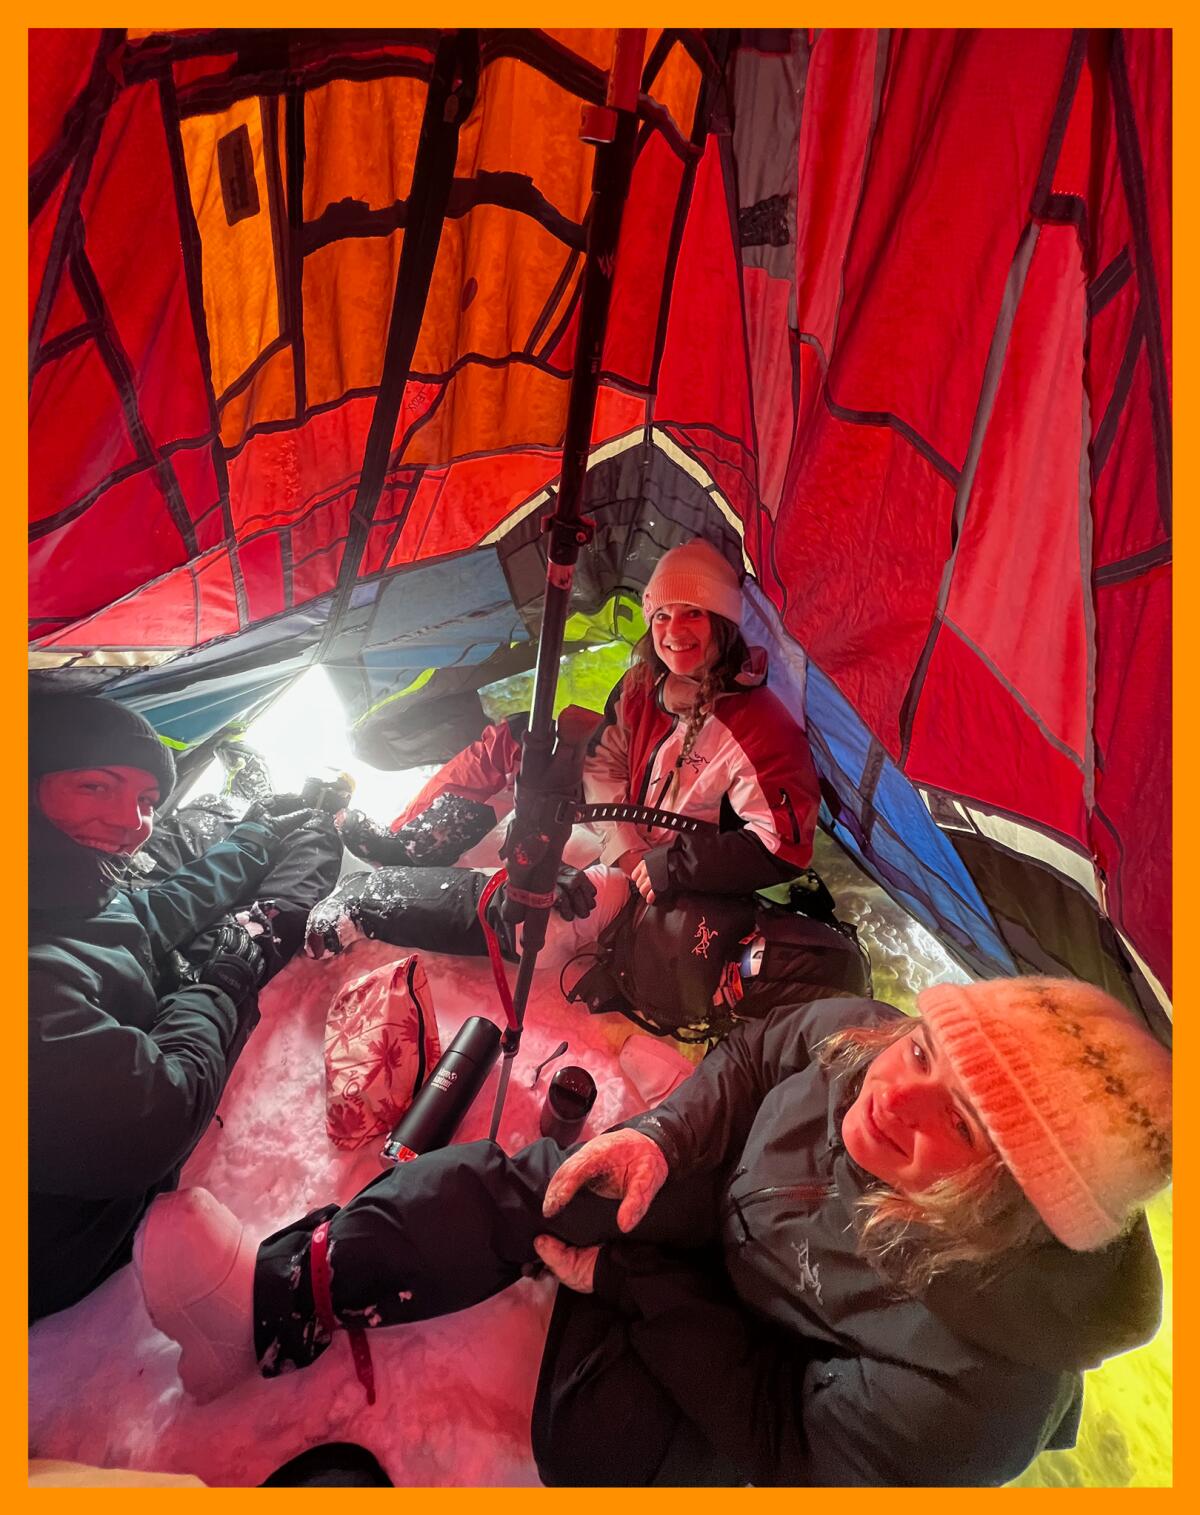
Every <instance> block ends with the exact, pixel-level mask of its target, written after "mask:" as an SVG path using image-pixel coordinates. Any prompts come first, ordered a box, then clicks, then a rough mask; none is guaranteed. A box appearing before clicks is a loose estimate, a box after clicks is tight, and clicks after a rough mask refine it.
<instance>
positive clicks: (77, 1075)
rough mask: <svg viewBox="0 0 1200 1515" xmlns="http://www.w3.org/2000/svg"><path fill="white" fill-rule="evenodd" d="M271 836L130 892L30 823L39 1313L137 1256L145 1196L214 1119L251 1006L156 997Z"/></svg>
mask: <svg viewBox="0 0 1200 1515" xmlns="http://www.w3.org/2000/svg"><path fill="white" fill-rule="evenodd" d="M270 843H271V834H270V832H268V831H267V829H266V828H265V827H263V826H260V825H258V824H256V823H254V822H246V823H243V824H242V825H240V826H238V827H237V828H236V829H235V830H234V831H233V832H232V833H231V835H230V836H229V838H228V840H227V841H224V842H222V843H220V844H218V845H217V846H215V847H213V848H212V849H211V850H210V851H209V852H208V853H207V854H206V855H205V856H204V857H202V858H201V859H200V860H199V861H198V862H195V863H192V864H190V865H189V866H188V867H186V868H181V869H180V870H179V871H178V872H176V873H174V874H172V875H171V876H170V877H169V878H167V879H166V880H164V881H163V882H162V883H159V884H156V885H153V886H150V887H148V888H144V889H128V890H127V889H125V888H116V887H113V886H112V884H111V883H109V882H108V881H107V880H106V879H105V878H104V876H103V875H102V873H101V871H100V865H99V859H98V855H97V854H96V853H94V852H91V851H90V850H89V849H87V848H83V847H78V846H76V845H75V844H74V843H73V842H70V841H69V840H68V839H67V838H66V837H65V836H62V835H61V833H58V832H55V831H54V830H53V828H51V827H49V826H48V825H47V824H46V823H45V822H43V821H42V820H41V818H40V817H37V816H35V817H31V824H30V953H29V1189H30V1205H29V1302H30V1305H29V1308H30V1317H31V1319H37V1318H38V1317H40V1316H42V1315H47V1314H49V1313H51V1312H52V1311H54V1310H61V1309H64V1308H65V1307H66V1306H67V1305H70V1304H74V1303H75V1301H76V1300H78V1299H81V1298H82V1297H83V1296H84V1295H85V1294H87V1293H88V1292H89V1291H90V1290H91V1289H93V1288H94V1287H95V1286H96V1285H97V1284H98V1283H99V1282H100V1281H101V1280H102V1279H103V1278H105V1277H107V1276H108V1274H109V1273H111V1272H112V1271H113V1270H114V1269H115V1268H117V1267H120V1266H121V1265H122V1264H123V1263H125V1262H127V1261H128V1259H129V1255H130V1248H131V1244H132V1239H133V1233H134V1231H135V1229H136V1227H137V1223H138V1221H139V1220H140V1218H141V1216H142V1214H143V1213H144V1211H145V1209H146V1206H147V1205H148V1204H149V1202H150V1200H151V1199H152V1198H153V1197H154V1195H155V1194H156V1193H157V1192H159V1191H160V1190H161V1189H165V1188H172V1187H173V1186H174V1184H175V1183H176V1182H177V1180H178V1172H179V1168H180V1166H181V1165H182V1163H183V1162H184V1160H185V1159H186V1158H187V1156H188V1154H189V1153H190V1152H191V1150H192V1148H193V1147H194V1146H195V1145H196V1143H197V1141H198V1140H199V1139H200V1136H201V1135H202V1134H203V1132H204V1130H205V1128H206V1126H207V1125H208V1123H209V1121H210V1120H211V1119H212V1116H213V1112H214V1111H215V1110H216V1107H217V1101H218V1100H219V1098H220V1096H221V1093H222V1090H223V1089H224V1087H225V1083H226V1080H227V1079H228V1077H229V1073H230V1071H231V1069H232V1067H233V1062H234V1060H235V1058H236V1056H237V1054H238V1052H239V1051H240V1050H241V1046H242V1044H243V1043H244V1041H245V1038H246V1035H247V1034H248V1032H249V1030H250V1028H251V1026H252V1025H253V1023H254V1021H255V1020H256V1019H257V1005H256V1004H255V1002H254V1000H253V999H251V1000H250V1001H247V1002H245V1003H243V1004H242V1005H241V1006H235V1005H234V1003H233V1002H232V1000H230V999H229V997H228V996H227V995H225V994H224V993H222V992H221V991H220V990H219V989H215V988H212V987H210V986H208V985H204V984H193V985H186V986H185V987H183V988H178V989H175V990H174V991H173V992H160V990H161V988H162V987H163V985H164V981H165V974H164V968H163V965H164V960H165V958H166V956H167V954H168V953H169V952H171V951H172V950H173V949H175V948H177V947H180V946H185V945H187V944H188V943H189V942H190V941H191V940H192V939H193V938H194V937H195V936H196V935H197V934H198V933H199V932H201V931H204V930H205V929H206V928H208V927H209V926H211V925H212V924H213V923H214V922H216V921H217V920H219V919H220V917H222V916H223V915H225V914H226V913H227V912H228V911H229V910H230V909H231V908H232V907H233V906H234V904H235V903H236V902H237V901H238V900H239V899H240V898H245V897H252V896H253V894H254V892H255V889H256V886H257V885H258V883H259V882H260V880H261V879H262V877H263V875H264V874H265V873H266V871H267V868H268V866H269V862H270V856H269V851H268V848H269V846H270Z"/></svg>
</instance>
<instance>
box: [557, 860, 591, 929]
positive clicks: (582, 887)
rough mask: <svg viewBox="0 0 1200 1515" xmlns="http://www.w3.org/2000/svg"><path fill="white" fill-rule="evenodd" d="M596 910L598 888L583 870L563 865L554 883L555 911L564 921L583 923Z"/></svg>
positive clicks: (566, 864)
mask: <svg viewBox="0 0 1200 1515" xmlns="http://www.w3.org/2000/svg"><path fill="white" fill-rule="evenodd" d="M595 908H596V886H595V884H593V883H592V881H591V879H590V878H588V876H587V874H586V873H585V872H584V870H583V869H582V868H572V867H571V865H570V864H569V863H563V864H562V865H561V866H560V867H559V870H558V878H557V879H556V880H555V883H554V910H555V913H556V914H558V915H561V916H562V918H563V920H564V921H581V920H583V919H584V918H585V917H586V916H589V915H591V913H592V911H593V910H594V909H595Z"/></svg>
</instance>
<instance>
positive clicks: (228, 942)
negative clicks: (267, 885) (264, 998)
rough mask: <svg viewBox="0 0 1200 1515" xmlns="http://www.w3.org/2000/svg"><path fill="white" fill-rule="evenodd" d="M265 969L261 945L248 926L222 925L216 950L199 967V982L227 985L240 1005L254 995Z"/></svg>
mask: <svg viewBox="0 0 1200 1515" xmlns="http://www.w3.org/2000/svg"><path fill="white" fill-rule="evenodd" d="M265 973H266V963H265V960H264V958H263V955H262V952H261V950H260V949H259V945H258V943H257V942H256V941H255V940H254V938H253V937H252V936H251V935H250V933H249V932H248V931H247V930H246V929H245V927H244V926H221V927H220V928H219V929H218V930H217V932H216V942H215V945H214V947H213V950H212V952H211V953H210V955H209V956H208V957H207V958H205V960H204V961H203V962H202V963H201V964H200V966H199V968H198V969H197V970H196V982H197V983H198V984H211V985H212V986H213V987H214V988H215V989H223V990H224V992H225V993H226V994H227V995H228V996H229V998H230V999H231V1000H232V1001H233V1002H234V1004H235V1005H238V1004H241V1003H242V1001H243V1000H246V999H249V998H250V996H251V995H252V994H253V993H254V991H255V990H256V989H257V988H258V986H259V985H260V984H261V983H262V981H263V977H264V976H265Z"/></svg>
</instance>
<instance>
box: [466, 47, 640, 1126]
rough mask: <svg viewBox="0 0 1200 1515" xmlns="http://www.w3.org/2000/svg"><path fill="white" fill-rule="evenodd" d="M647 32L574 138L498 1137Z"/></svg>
mask: <svg viewBox="0 0 1200 1515" xmlns="http://www.w3.org/2000/svg"><path fill="white" fill-rule="evenodd" d="M645 39H646V33H645V30H644V29H638V28H636V27H622V28H620V29H619V30H618V32H617V40H616V50H615V53H614V57H613V66H612V70H611V72H610V74H609V78H608V89H607V93H606V98H605V103H604V104H603V105H590V106H587V107H585V109H584V113H583V125H582V129H581V131H580V136H581V137H582V138H583V140H584V141H585V142H592V143H595V145H596V159H595V164H594V167H593V171H592V198H591V203H590V205H589V207H588V216H587V223H588V235H587V257H586V259H585V262H584V268H583V275H582V279H583V287H582V292H581V295H580V302H579V337H578V341H577V343H576V347H575V363H574V367H573V368H572V371H571V392H570V397H569V399H568V401H567V420H566V428H565V433H564V437H563V454H562V473H561V475H560V477H559V487H558V497H557V499H556V501H555V508H554V511H553V512H552V513H551V514H550V515H548V516H547V517H546V519H545V521H544V522H543V523H542V529H543V530H544V531H545V532H546V534H547V536H548V538H549V540H548V543H547V557H548V562H547V565H546V596H545V602H544V605H543V609H542V626H541V633H540V635H539V638H538V655H537V665H536V671H535V674H534V686H533V707H532V709H531V711H530V715H529V729H528V731H527V732H526V734H525V739H524V741H523V743H522V746H521V764H520V767H519V769H518V772H517V781H516V787H515V795H514V798H515V808H514V811H513V818H512V822H511V824H510V826H509V833H508V839H507V842H506V843H505V850H504V859H505V865H506V868H507V871H508V883H507V888H506V891H505V898H504V903H503V906H502V910H503V914H504V917H505V919H506V920H508V921H510V922H514V923H515V922H521V923H522V925H523V928H524V929H523V931H522V935H521V955H520V962H519V965H518V968H517V982H516V987H515V989H514V991H513V1015H512V1020H511V1022H510V1024H509V1026H508V1028H507V1030H506V1031H505V1033H504V1039H503V1041H502V1043H501V1052H502V1054H503V1062H502V1065H501V1070H500V1083H499V1087H498V1088H497V1090H496V1103H495V1106H494V1108H493V1111H492V1128H491V1137H492V1140H493V1141H495V1139H496V1133H497V1131H498V1130H499V1127H500V1116H501V1113H502V1111H503V1109H504V1098H505V1095H506V1094H507V1092H508V1081H509V1078H510V1076H511V1074H512V1065H513V1059H514V1058H515V1057H516V1054H517V1049H518V1048H519V1046H520V1044H521V1031H522V1027H523V1025H524V1020H525V1006H526V1004H527V1002H528V999H529V990H530V987H531V985H532V982H533V970H534V967H535V966H536V963H537V956H538V953H539V952H540V951H541V949H542V947H543V945H544V944H545V941H546V924H547V921H548V919H549V915H550V908H551V906H552V905H553V903H554V887H555V881H556V880H557V877H558V870H559V867H560V865H561V863H562V854H563V847H564V845H565V844H566V840H567V838H568V836H569V835H570V833H571V824H572V823H571V821H570V819H568V818H567V817H566V811H567V805H566V804H564V801H566V802H569V801H570V800H572V799H573V798H574V795H575V789H576V786H577V784H578V779H579V769H580V762H581V757H582V754H581V752H580V751H579V749H578V748H576V747H574V746H572V745H571V744H570V743H567V742H565V741H562V740H559V736H558V732H557V730H556V726H555V721H554V718H553V709H554V692H555V689H556V687H557V684H558V665H559V659H560V657H561V656H562V645H563V632H564V630H565V628H566V623H567V609H568V605H569V602H570V598H571V584H572V581H573V580H574V577H575V564H576V563H577V561H578V559H579V552H580V549H581V548H582V547H585V546H586V545H587V543H588V542H590V541H591V539H592V535H593V532H594V530H595V527H594V525H593V523H592V522H591V521H589V520H587V519H586V518H585V517H584V516H583V514H582V512H581V509H580V506H581V503H582V500H583V487H584V480H585V477H586V474H587V460H588V451H589V448H590V444H591V435H592V419H593V416H594V413H595V408H596V387H597V382H598V378H599V372H600V359H601V354H602V351H603V347H604V332H605V327H606V325H607V321H608V303H609V297H610V296H611V294H612V276H613V269H614V267H615V264H616V256H617V239H618V237H619V235H620V231H621V213H622V210H623V209H624V205H625V198H626V195H627V194H628V191H629V181H630V177H631V175H632V172H633V154H634V146H635V142H636V134H637V105H638V93H639V87H640V81H641V71H642V59H643V54H644V51H645Z"/></svg>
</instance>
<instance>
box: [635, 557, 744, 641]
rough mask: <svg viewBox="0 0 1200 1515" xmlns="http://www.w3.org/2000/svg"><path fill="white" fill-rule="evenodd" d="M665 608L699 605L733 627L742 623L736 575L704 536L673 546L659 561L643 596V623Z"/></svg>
mask: <svg viewBox="0 0 1200 1515" xmlns="http://www.w3.org/2000/svg"><path fill="white" fill-rule="evenodd" d="M664 605H698V606H699V607H700V609H701V610H708V611H711V612H712V614H713V615H720V616H724V617H725V619H726V620H727V621H732V622H733V624H734V625H735V626H740V625H741V622H742V591H741V586H740V585H739V583H738V576H737V574H736V573H735V572H734V570H733V568H731V567H730V565H729V563H728V562H726V560H725V559H724V558H723V557H722V556H721V554H720V553H719V552H718V551H717V549H716V548H715V547H714V546H713V545H712V543H711V542H706V541H705V540H704V538H703V537H693V538H692V540H691V541H690V542H685V543H684V544H683V546H682V547H672V548H671V550H670V552H664V553H663V555H662V557H661V558H659V560H658V564H657V566H656V567H655V569H654V572H653V573H652V574H651V575H650V582H649V583H648V584H647V585H646V592H645V594H643V595H642V610H643V611H644V612H645V616H646V620H647V621H649V619H650V617H651V616H652V615H653V614H654V612H655V611H656V610H659V609H661V608H662V606H664Z"/></svg>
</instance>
